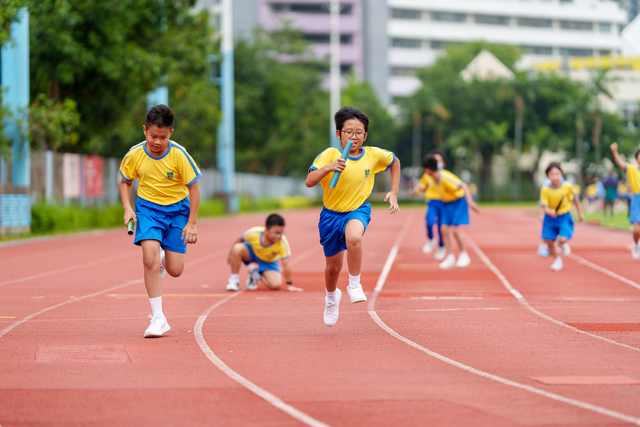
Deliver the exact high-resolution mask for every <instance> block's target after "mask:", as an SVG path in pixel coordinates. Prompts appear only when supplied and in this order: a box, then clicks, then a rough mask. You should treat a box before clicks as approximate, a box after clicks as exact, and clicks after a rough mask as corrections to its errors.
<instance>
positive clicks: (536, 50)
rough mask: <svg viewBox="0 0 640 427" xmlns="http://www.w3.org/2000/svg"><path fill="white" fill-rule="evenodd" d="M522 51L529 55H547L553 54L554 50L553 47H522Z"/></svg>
mask: <svg viewBox="0 0 640 427" xmlns="http://www.w3.org/2000/svg"><path fill="white" fill-rule="evenodd" d="M520 48H521V49H522V51H523V52H524V53H525V54H527V55H546V56H550V55H552V54H553V48H552V47H551V46H520Z"/></svg>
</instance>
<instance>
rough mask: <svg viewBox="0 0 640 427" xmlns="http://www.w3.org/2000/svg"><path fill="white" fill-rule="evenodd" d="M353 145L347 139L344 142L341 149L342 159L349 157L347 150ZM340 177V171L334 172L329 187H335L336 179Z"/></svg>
mask: <svg viewBox="0 0 640 427" xmlns="http://www.w3.org/2000/svg"><path fill="white" fill-rule="evenodd" d="M352 146H353V141H351V140H349V141H347V143H346V144H344V149H343V150H342V156H341V158H342V160H345V161H346V160H347V157H349V152H350V151H351V147H352ZM339 178H340V172H334V173H333V177H332V178H331V183H330V184H329V187H331V188H336V184H337V183H338V179H339Z"/></svg>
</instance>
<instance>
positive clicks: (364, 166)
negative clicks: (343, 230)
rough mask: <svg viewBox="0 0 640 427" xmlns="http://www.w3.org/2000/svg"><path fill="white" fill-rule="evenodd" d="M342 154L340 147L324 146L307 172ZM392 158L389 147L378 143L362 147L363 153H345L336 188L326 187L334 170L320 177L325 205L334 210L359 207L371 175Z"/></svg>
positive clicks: (383, 168)
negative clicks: (344, 163)
mask: <svg viewBox="0 0 640 427" xmlns="http://www.w3.org/2000/svg"><path fill="white" fill-rule="evenodd" d="M341 155H342V151H341V150H339V149H337V148H335V147H332V148H327V149H326V150H324V151H323V152H322V153H320V154H319V155H318V157H316V159H315V160H314V161H313V164H312V165H311V168H310V169H309V172H311V171H312V170H318V169H320V168H322V167H324V166H326V165H328V164H329V163H331V162H333V161H335V160H336V159H339V158H340V156H341ZM395 160H396V156H395V155H394V154H393V153H392V152H391V151H387V150H383V149H382V148H378V147H362V153H361V154H360V155H359V156H358V157H351V156H349V157H347V163H346V167H345V168H344V171H342V174H341V175H340V179H339V180H338V184H336V188H331V187H329V184H330V183H331V178H333V173H328V174H327V175H326V176H325V177H324V178H322V180H321V181H320V185H322V189H323V190H324V198H323V199H322V202H323V204H324V206H325V207H326V208H327V209H331V210H332V211H337V212H351V211H354V210H356V209H358V208H359V207H360V206H361V205H362V204H363V203H364V202H365V201H366V200H367V198H368V197H369V195H370V194H371V190H373V183H374V175H375V174H377V173H378V172H382V171H385V170H387V169H389V167H390V166H391V165H392V164H393V162H395Z"/></svg>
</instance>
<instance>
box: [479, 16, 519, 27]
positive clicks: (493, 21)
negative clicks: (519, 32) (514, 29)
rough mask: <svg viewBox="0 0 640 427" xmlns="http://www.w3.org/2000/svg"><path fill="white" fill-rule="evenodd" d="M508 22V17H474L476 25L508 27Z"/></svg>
mask: <svg viewBox="0 0 640 427" xmlns="http://www.w3.org/2000/svg"><path fill="white" fill-rule="evenodd" d="M510 22H511V20H510V19H509V17H508V16H494V15H476V24H483V25H505V26H508V25H509V24H510Z"/></svg>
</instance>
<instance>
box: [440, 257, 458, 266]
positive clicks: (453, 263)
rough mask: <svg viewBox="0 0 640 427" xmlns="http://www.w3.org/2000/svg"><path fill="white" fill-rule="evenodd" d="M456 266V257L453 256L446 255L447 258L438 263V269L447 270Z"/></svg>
mask: <svg viewBox="0 0 640 427" xmlns="http://www.w3.org/2000/svg"><path fill="white" fill-rule="evenodd" d="M455 266H456V257H455V255H453V254H449V255H447V257H446V258H445V259H444V261H442V262H441V263H440V268H443V269H447V268H453V267H455Z"/></svg>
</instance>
